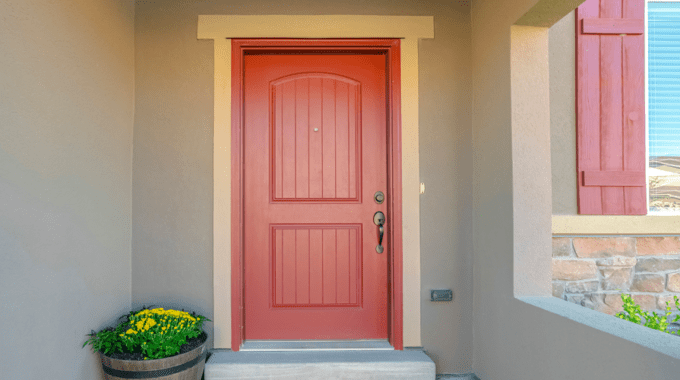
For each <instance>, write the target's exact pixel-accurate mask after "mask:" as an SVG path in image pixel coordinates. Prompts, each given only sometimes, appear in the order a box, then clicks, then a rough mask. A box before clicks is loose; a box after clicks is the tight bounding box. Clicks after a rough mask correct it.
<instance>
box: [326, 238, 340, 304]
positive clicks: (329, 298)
mask: <svg viewBox="0 0 680 380" xmlns="http://www.w3.org/2000/svg"><path fill="white" fill-rule="evenodd" d="M323 257H324V260H323V288H324V296H323V303H324V304H334V303H337V298H336V297H335V295H336V289H335V283H336V272H335V257H336V252H335V230H334V229H324V230H323Z"/></svg>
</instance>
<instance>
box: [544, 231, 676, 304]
mask: <svg viewBox="0 0 680 380" xmlns="http://www.w3.org/2000/svg"><path fill="white" fill-rule="evenodd" d="M552 255H553V264H552V267H553V296H555V297H558V298H562V299H565V300H567V301H569V302H573V303H577V304H580V305H583V306H586V307H589V308H591V309H594V310H598V311H601V312H604V313H607V314H611V315H614V314H616V313H618V312H620V311H622V310H623V308H622V305H623V301H622V300H621V293H627V294H631V295H632V297H633V300H635V302H636V303H637V304H638V305H640V307H641V308H642V309H643V310H647V311H656V312H657V313H661V312H664V313H665V309H666V301H670V305H671V311H672V312H674V313H673V314H676V313H677V309H676V308H675V305H674V301H673V295H677V296H678V297H679V298H680V236H638V237H634V236H615V237H595V236H593V237H562V236H561V237H553V252H552Z"/></svg>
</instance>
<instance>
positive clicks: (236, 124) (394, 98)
mask: <svg viewBox="0 0 680 380" xmlns="http://www.w3.org/2000/svg"><path fill="white" fill-rule="evenodd" d="M231 43H232V49H231V52H232V57H231V58H232V65H231V67H232V72H231V74H232V75H231V81H232V82H231V84H232V87H231V92H232V94H231V95H232V97H231V100H232V101H231V117H232V119H231V126H232V128H231V194H232V197H231V205H232V208H231V210H232V215H231V218H232V219H231V226H232V229H231V252H232V255H231V347H232V350H233V351H238V350H239V349H240V347H241V344H242V343H243V341H244V338H245V325H244V324H245V316H244V310H245V307H244V301H245V298H244V293H243V292H244V284H243V281H244V278H245V276H244V273H243V269H244V268H243V261H244V252H243V240H244V223H243V206H244V205H243V195H244V190H243V185H244V183H243V174H244V170H245V167H244V158H243V151H244V149H243V144H244V141H243V124H244V118H243V59H244V56H245V54H247V53H249V52H255V51H263V50H264V51H272V52H283V51H293V52H300V51H318V52H339V51H342V52H348V51H352V52H372V53H381V54H386V60H387V64H386V78H387V83H386V85H387V98H388V101H387V107H388V112H387V163H386V165H387V188H388V191H389V194H390V195H391V196H390V197H389V199H388V200H387V219H388V220H387V223H388V225H389V226H390V228H388V230H387V231H388V233H387V240H388V242H389V245H388V247H391V248H392V250H391V252H386V253H388V254H389V255H390V256H389V259H388V285H387V286H388V313H389V315H388V317H387V321H388V329H387V331H388V340H389V342H390V344H392V346H393V347H394V348H395V349H396V350H402V349H403V291H402V289H403V278H402V277H403V276H402V274H403V269H402V257H403V249H402V248H403V247H402V173H401V85H400V78H401V74H400V70H401V63H400V57H401V54H400V41H399V40H398V39H232V41H231Z"/></svg>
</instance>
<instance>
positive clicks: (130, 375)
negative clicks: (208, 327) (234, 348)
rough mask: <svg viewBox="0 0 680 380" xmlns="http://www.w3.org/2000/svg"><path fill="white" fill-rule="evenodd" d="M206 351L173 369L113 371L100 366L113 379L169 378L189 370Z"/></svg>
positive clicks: (203, 357) (201, 358) (113, 369)
mask: <svg viewBox="0 0 680 380" xmlns="http://www.w3.org/2000/svg"><path fill="white" fill-rule="evenodd" d="M207 353H208V350H204V351H203V353H202V354H201V355H198V356H196V357H195V358H194V359H192V360H190V361H188V362H186V363H184V364H180V365H178V366H175V367H170V368H164V369H157V370H153V371H123V370H120V369H115V368H111V367H107V366H105V365H103V364H102V367H104V372H105V373H106V374H107V375H111V376H115V377H120V378H121V379H150V378H154V377H161V376H169V375H174V374H176V373H178V372H182V371H184V370H185V369H188V368H191V367H193V366H194V365H196V363H198V362H200V361H201V360H203V359H205V356H206V355H207Z"/></svg>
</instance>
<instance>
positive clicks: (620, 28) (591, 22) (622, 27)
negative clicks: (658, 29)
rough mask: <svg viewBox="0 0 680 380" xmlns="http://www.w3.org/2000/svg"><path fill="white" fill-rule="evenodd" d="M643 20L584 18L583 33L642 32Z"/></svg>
mask: <svg viewBox="0 0 680 380" xmlns="http://www.w3.org/2000/svg"><path fill="white" fill-rule="evenodd" d="M644 30H645V22H644V20H636V19H621V18H584V19H583V28H582V31H583V34H621V33H626V34H642V33H643V32H644Z"/></svg>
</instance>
